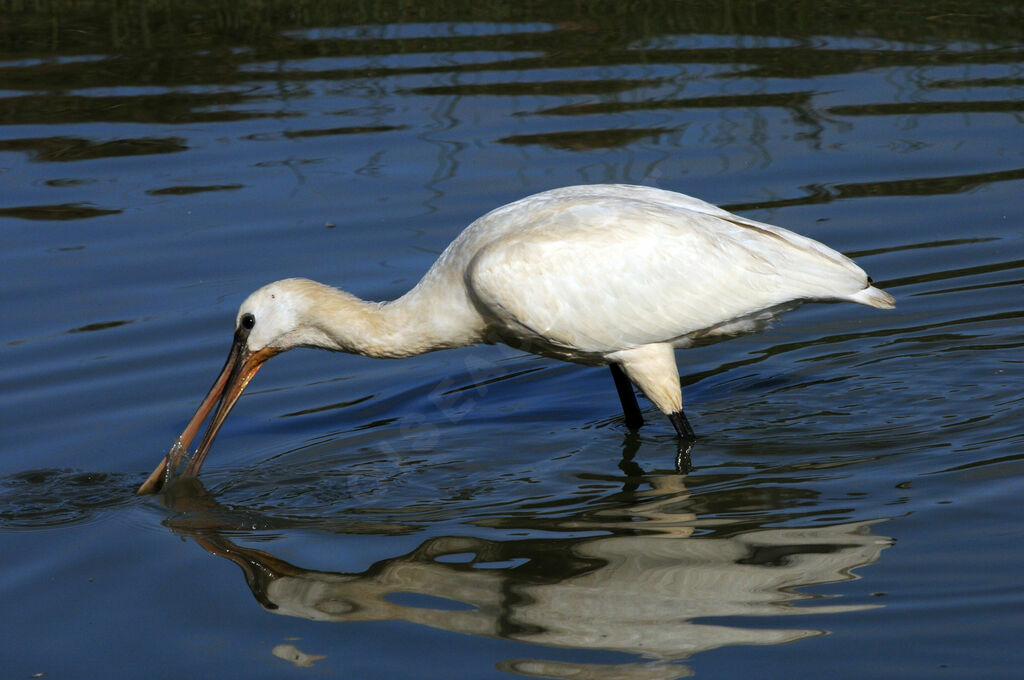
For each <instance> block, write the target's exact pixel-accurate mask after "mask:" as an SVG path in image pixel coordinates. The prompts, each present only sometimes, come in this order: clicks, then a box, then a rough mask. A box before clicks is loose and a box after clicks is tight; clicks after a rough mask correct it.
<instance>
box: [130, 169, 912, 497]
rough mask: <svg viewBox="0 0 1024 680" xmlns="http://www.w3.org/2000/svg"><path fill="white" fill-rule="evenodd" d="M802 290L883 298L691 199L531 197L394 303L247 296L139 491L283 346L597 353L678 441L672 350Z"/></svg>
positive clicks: (478, 227) (787, 301) (590, 361)
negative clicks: (662, 417) (195, 402)
mask: <svg viewBox="0 0 1024 680" xmlns="http://www.w3.org/2000/svg"><path fill="white" fill-rule="evenodd" d="M811 300H819V301H842V300H846V301H850V302H857V303H860V304H863V305H869V306H872V307H878V308H881V309H890V308H892V307H893V306H894V300H893V298H892V296H891V295H889V294H888V293H886V292H885V291H882V290H880V289H878V288H875V287H874V286H873V285H872V280H871V279H870V278H868V276H867V275H866V274H865V273H864V271H863V270H862V269H861V268H860V267H858V266H857V265H856V264H854V262H853V261H852V260H850V259H849V258H847V257H845V256H844V255H842V254H840V253H838V252H836V251H834V250H832V249H831V248H828V247H827V246H825V245H822V244H821V243H818V242H817V241H814V240H812V239H809V238H806V237H804V236H800V235H798V234H795V233H793V232H791V231H788V230H786V229H782V228H780V227H775V226H772V225H769V224H764V223H761V222H756V221H754V220H750V219H747V218H745V217H739V216H737V215H734V214H732V213H729V212H727V211H725V210H723V209H721V208H718V207H716V206H714V205H711V204H710V203H705V202H704V201H701V200H699V199H696V198H692V197H690V196H685V195H683V194H679V193H675V192H671V191H664V190H661V189H653V188H648V187H640V186H629V185H602V184H598V185H589V186H573V187H565V188H562V189H555V190H552V191H546V192H543V193H539V194H536V195H533V196H529V197H527V198H523V199H521V200H518V201H516V202H514V203H510V204H508V205H506V206H503V207H500V208H498V209H496V210H493V211H491V212H489V213H487V214H486V215H484V216H483V217H481V218H479V219H478V220H476V221H475V222H473V223H472V224H471V225H469V226H468V227H467V228H466V229H465V230H464V231H463V232H462V233H461V234H460V235H459V236H458V238H456V239H455V240H454V241H452V243H451V244H450V245H449V246H448V247H447V248H446V249H445V251H444V252H443V253H442V254H441V256H440V257H439V258H438V259H437V261H436V262H435V263H434V265H433V266H432V267H431V268H430V270H429V271H428V272H427V273H426V275H424V277H423V278H422V279H421V280H420V282H419V283H418V284H417V285H416V286H415V287H414V288H413V289H412V290H410V291H409V292H408V293H406V294H405V295H403V296H402V297H400V298H398V299H397V300H394V301H392V302H367V301H364V300H360V299H358V298H357V297H355V296H353V295H350V294H349V293H346V292H344V291H341V290H338V289H336V288H332V287H330V286H326V285H324V284H321V283H317V282H315V281H310V280H308V279H284V280H282V281H276V282H274V283H271V284H268V285H266V286H264V287H262V288H260V289H259V290H257V291H256V292H254V293H253V294H252V295H250V296H249V297H248V298H247V299H246V300H245V302H243V303H242V305H241V307H240V308H239V310H238V314H237V316H236V319H235V336H234V343H233V344H232V347H231V352H230V354H229V356H228V360H227V363H226V364H225V366H224V369H223V371H222V372H221V374H220V376H219V377H218V378H217V380H216V382H215V383H214V385H213V387H212V388H211V389H210V392H209V394H207V396H206V398H205V399H204V400H203V402H202V404H201V405H200V407H199V409H198V410H197V411H196V414H195V415H194V416H193V418H192V420H191V421H190V422H189V424H188V426H187V427H186V428H185V431H184V432H183V433H182V435H181V438H180V439H179V442H178V443H176V445H175V447H174V448H172V450H171V452H169V453H168V454H167V456H165V457H164V460H163V461H161V463H160V465H158V466H157V468H156V469H155V470H154V471H153V474H151V475H150V477H149V479H147V480H146V482H145V483H144V484H143V485H142V487H141V488H140V489H139V493H152V492H155V491H157V490H158V489H159V488H160V487H161V486H162V484H163V481H164V477H165V475H166V474H169V472H168V471H169V470H174V469H175V468H176V466H177V465H178V463H179V461H180V458H181V456H182V455H183V454H184V453H185V452H186V451H187V449H188V447H189V445H190V444H191V442H192V439H193V438H194V437H195V435H196V433H197V432H198V430H199V427H200V425H201V424H202V422H203V421H204V420H205V419H206V417H207V415H208V414H209V413H210V411H211V410H212V409H213V407H214V405H215V404H217V403H218V402H219V406H218V408H217V411H216V413H215V414H214V415H213V418H212V419H211V421H210V424H209V426H208V428H207V430H206V433H205V434H204V436H203V439H202V441H201V442H200V444H199V447H198V449H197V450H196V453H195V456H194V457H193V458H192V459H191V460H190V461H189V463H188V465H187V467H186V468H185V470H184V475H185V476H193V475H195V474H197V473H198V472H199V468H200V466H201V465H202V463H203V459H204V458H205V457H206V454H207V452H208V451H209V449H210V445H211V443H212V442H213V438H214V437H215V436H216V434H217V431H218V430H219V429H220V426H221V424H222V423H223V422H224V419H225V418H226V417H227V415H228V412H229V411H230V410H231V408H232V406H233V405H234V404H235V402H236V401H237V400H238V397H239V396H240V395H241V393H242V391H243V390H244V389H245V387H246V385H247V384H248V383H249V380H250V379H252V377H253V375H254V374H255V373H256V371H257V370H258V369H259V368H260V366H261V365H262V364H263V362H265V361H266V360H267V359H269V358H270V357H272V356H274V355H276V354H280V353H281V352H284V351H286V350H289V349H292V348H295V347H317V348H321V349H328V350H332V351H340V352H351V353H355V354H362V355H364V356H370V357H378V358H398V357H407V356H413V355H416V354H422V353H424V352H431V351H434V350H439V349H449V348H454V347H463V346H466V345H472V344H476V343H497V342H501V343H505V344H507V345H510V346H512V347H516V348H520V349H522V350H525V351H528V352H532V353H534V354H539V355H542V356H546V357H552V358H555V359H562V360H564V361H571V362H574V363H579V364H585V365H608V366H610V367H611V371H612V375H613V377H614V380H615V385H616V388H617V389H618V393H619V398H620V400H621V402H622V408H623V411H624V413H625V416H626V425H627V426H628V427H629V428H631V429H632V428H636V427H639V426H640V425H641V424H642V423H643V418H642V416H641V415H640V409H639V407H638V405H637V402H636V397H635V395H634V393H633V390H632V387H631V386H630V384H629V383H630V382H632V384H633V385H636V387H638V388H639V389H640V390H641V391H642V392H643V393H644V394H645V395H646V396H647V398H648V399H650V400H651V401H652V402H654V404H655V406H657V407H658V408H659V409H660V410H661V411H662V412H663V413H665V414H666V415H667V416H668V417H669V420H670V421H671V422H672V425H673V426H674V428H675V430H676V432H677V434H678V435H679V437H680V438H681V439H682V440H683V441H685V442H688V443H689V442H692V441H693V439H694V434H693V430H692V428H691V427H690V425H689V423H688V422H687V419H686V416H685V415H684V414H683V402H682V393H681V390H680V381H679V374H678V371H677V368H676V361H675V354H674V351H673V350H675V349H679V348H684V347H689V346H691V345H693V344H695V343H697V342H701V341H708V340H714V339H720V338H725V337H729V336H735V335H738V334H741V333H745V332H750V331H753V330H757V329H759V328H762V327H764V326H765V325H766V322H767V321H768V320H770V319H771V318H772V317H773V316H774V315H775V314H776V313H778V312H780V311H785V310H787V309H790V308H792V307H795V306H796V305H798V304H799V303H801V302H804V301H811ZM688 450H689V447H688V445H687V451H688Z"/></svg>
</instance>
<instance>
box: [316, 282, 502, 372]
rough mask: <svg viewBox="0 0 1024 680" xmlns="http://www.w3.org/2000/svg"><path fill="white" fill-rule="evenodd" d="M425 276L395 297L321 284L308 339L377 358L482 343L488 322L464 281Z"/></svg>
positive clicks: (331, 347)
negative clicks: (375, 298) (453, 283)
mask: <svg viewBox="0 0 1024 680" xmlns="http://www.w3.org/2000/svg"><path fill="white" fill-rule="evenodd" d="M432 283H433V282H431V281H428V280H424V281H421V282H420V284H419V285H417V286H416V287H415V288H413V289H412V290H410V291H409V292H408V293H406V294H405V295H403V296H402V297H400V298H398V299H397V300H394V301H392V302H368V301H366V300H361V299H359V298H358V297H356V296H354V295H351V294H349V293H346V292H345V291H342V290H338V289H336V288H331V287H329V286H324V285H322V284H317V290H316V292H315V294H314V295H311V296H310V297H309V300H310V305H311V307H312V309H311V310H310V311H311V312H312V313H311V314H309V317H308V318H311V319H316V321H315V323H314V324H313V327H312V328H311V329H310V332H311V334H312V337H313V340H312V341H311V342H310V343H308V344H311V345H314V346H317V347H322V348H324V349H329V350H334V351H341V352H349V353H352V354H362V355H364V356H369V357H375V358H381V359H384V358H399V357H408V356H414V355H416V354H423V353H425V352H432V351H434V350H439V349H451V348H454V347H464V346H466V345H471V344H475V343H477V342H480V341H481V339H482V337H483V332H484V323H483V320H482V318H481V317H480V315H479V314H478V313H477V312H476V310H475V309H474V308H473V305H472V303H470V302H469V299H468V297H467V296H466V295H465V292H464V288H462V287H461V286H459V287H457V288H456V289H452V288H450V287H447V286H444V285H432Z"/></svg>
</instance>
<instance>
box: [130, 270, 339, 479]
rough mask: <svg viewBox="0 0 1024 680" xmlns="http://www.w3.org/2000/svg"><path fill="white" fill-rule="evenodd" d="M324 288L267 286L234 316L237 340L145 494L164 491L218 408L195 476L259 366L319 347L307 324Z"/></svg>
mask: <svg viewBox="0 0 1024 680" xmlns="http://www.w3.org/2000/svg"><path fill="white" fill-rule="evenodd" d="M322 288H326V286H323V285H322V284H319V283H316V282H314V281H308V280H305V279H285V280H282V281H275V282H274V283H271V284H268V285H266V286H263V287H262V288H260V289H259V290H257V291H256V292H254V293H253V294H252V295H250V296H249V297H248V298H246V300H245V302H243V303H242V305H241V306H240V307H239V308H238V314H237V315H236V317H235V334H234V340H233V341H232V343H231V351H230V352H229V353H228V358H227V361H226V362H225V363H224V368H223V369H222V370H221V372H220V375H219V376H218V377H217V380H216V381H214V383H213V386H212V387H211V388H210V391H209V392H208V393H207V395H206V398H204V399H203V401H202V403H201V404H200V405H199V408H198V409H197V410H196V413H195V415H194V416H192V419H191V420H190V421H189V423H188V425H187V426H186V427H185V430H184V431H183V432H182V433H181V437H179V439H178V442H177V443H176V444H175V446H174V448H172V449H171V451H170V452H169V453H168V454H167V456H165V457H164V459H163V460H162V461H161V463H160V464H159V465H158V466H157V468H156V469H155V470H154V471H153V473H152V474H151V475H150V476H149V478H148V479H147V480H146V481H145V482H144V483H143V485H142V486H141V487H140V488H139V493H140V494H147V493H155V492H157V491H159V490H160V488H161V487H162V486H163V484H164V481H165V480H166V478H167V477H168V475H169V474H170V473H171V472H174V471H177V468H178V466H179V464H180V463H181V458H182V457H183V456H184V455H185V454H186V453H187V451H188V447H189V446H190V445H191V443H192V440H193V439H194V438H195V436H196V434H197V433H198V431H199V428H200V426H201V425H202V424H203V421H204V420H206V417H207V416H208V415H209V414H210V411H212V410H213V408H214V406H216V407H217V409H216V411H215V412H214V414H213V417H212V418H211V420H210V424H209V425H208V426H207V428H206V432H205V433H204V434H203V438H202V440H201V441H200V442H199V447H198V448H197V449H196V452H195V455H194V456H193V457H192V459H191V460H190V461H189V462H188V464H187V466H186V468H185V470H184V473H183V474H184V475H185V476H194V475H196V474H197V473H198V472H199V468H200V466H201V465H202V464H203V459H205V458H206V454H207V453H208V452H209V450H210V446H211V445H212V444H213V439H214V437H216V436H217V432H218V431H219V430H220V427H221V425H223V424H224V420H225V419H226V418H227V417H228V413H230V412H231V408H232V407H233V406H234V405H235V402H236V401H238V398H239V397H240V396H241V395H242V392H243V391H244V390H245V388H246V386H247V385H248V384H249V381H250V380H252V377H253V376H254V375H256V371H258V370H259V369H260V366H262V365H263V363H264V362H266V360H267V359H269V358H270V357H272V356H274V355H276V354H280V353H281V352H284V351H286V350H289V349H292V348H293V347H302V346H311V345H317V344H318V342H317V340H318V338H319V336H320V335H321V331H319V330H318V329H317V328H316V327H315V326H313V325H310V324H308V323H307V322H306V320H307V319H308V318H309V314H308V310H309V307H310V304H311V300H313V299H314V298H315V296H316V293H317V291H318V290H319V289H322Z"/></svg>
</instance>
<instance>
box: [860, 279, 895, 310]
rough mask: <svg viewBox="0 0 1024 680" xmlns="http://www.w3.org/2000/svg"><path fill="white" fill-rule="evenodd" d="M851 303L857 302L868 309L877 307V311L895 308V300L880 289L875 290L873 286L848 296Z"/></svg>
mask: <svg viewBox="0 0 1024 680" xmlns="http://www.w3.org/2000/svg"><path fill="white" fill-rule="evenodd" d="M850 301H851V302H859V303H860V304H862V305H868V306H869V307H878V308H879V309H892V308H893V307H895V306H896V298H894V297H893V296H891V295H889V294H888V293H886V292H885V291H884V290H882V289H881V288H875V287H874V286H870V285H869V286H868V287H867V288H864V289H862V290H859V291H857V292H856V293H854V294H853V295H851V296H850Z"/></svg>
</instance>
